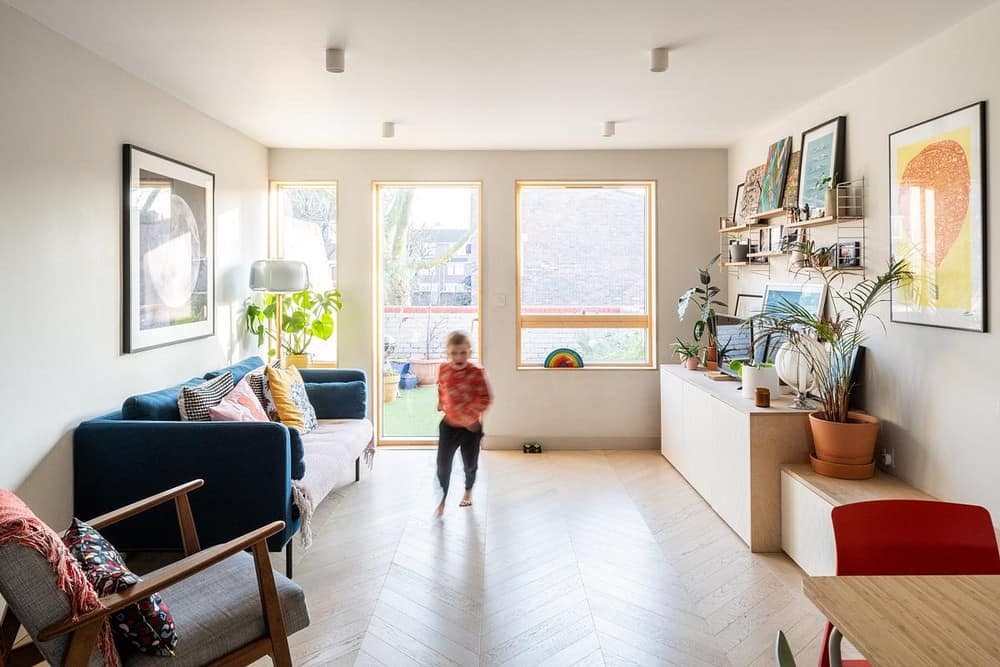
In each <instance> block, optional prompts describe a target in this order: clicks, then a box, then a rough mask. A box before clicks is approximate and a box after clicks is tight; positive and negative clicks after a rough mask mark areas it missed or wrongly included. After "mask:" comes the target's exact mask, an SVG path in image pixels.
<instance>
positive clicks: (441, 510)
mask: <svg viewBox="0 0 1000 667" xmlns="http://www.w3.org/2000/svg"><path fill="white" fill-rule="evenodd" d="M443 515H444V498H442V499H441V502H440V503H438V506H437V509H435V510H434V516H443Z"/></svg>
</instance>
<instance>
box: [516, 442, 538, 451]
mask: <svg viewBox="0 0 1000 667" xmlns="http://www.w3.org/2000/svg"><path fill="white" fill-rule="evenodd" d="M521 451H523V452H524V453H525V454H541V453H542V443H540V442H524V443H521Z"/></svg>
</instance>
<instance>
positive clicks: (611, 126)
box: [601, 120, 615, 137]
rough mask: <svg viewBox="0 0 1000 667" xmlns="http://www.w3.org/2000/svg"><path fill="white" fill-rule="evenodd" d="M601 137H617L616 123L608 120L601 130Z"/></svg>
mask: <svg viewBox="0 0 1000 667" xmlns="http://www.w3.org/2000/svg"><path fill="white" fill-rule="evenodd" d="M601 136H604V137H613V136H615V121H613V120H606V121H604V125H603V126H602V128H601Z"/></svg>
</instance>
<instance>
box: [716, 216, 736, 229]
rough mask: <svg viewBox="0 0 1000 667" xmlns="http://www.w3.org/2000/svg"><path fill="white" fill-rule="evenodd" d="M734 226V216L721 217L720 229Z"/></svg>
mask: <svg viewBox="0 0 1000 667" xmlns="http://www.w3.org/2000/svg"><path fill="white" fill-rule="evenodd" d="M732 226H733V219H732V218H726V217H722V218H719V229H725V228H726V227H732Z"/></svg>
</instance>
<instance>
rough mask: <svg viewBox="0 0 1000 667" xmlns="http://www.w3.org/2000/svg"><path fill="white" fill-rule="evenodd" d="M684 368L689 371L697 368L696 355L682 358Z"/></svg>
mask: <svg viewBox="0 0 1000 667" xmlns="http://www.w3.org/2000/svg"><path fill="white" fill-rule="evenodd" d="M684 368H686V369H688V370H689V371H695V370H698V357H688V358H687V359H685V360H684Z"/></svg>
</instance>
